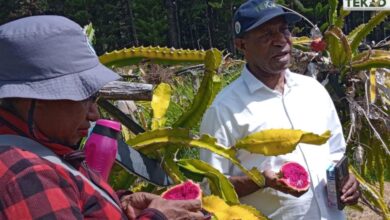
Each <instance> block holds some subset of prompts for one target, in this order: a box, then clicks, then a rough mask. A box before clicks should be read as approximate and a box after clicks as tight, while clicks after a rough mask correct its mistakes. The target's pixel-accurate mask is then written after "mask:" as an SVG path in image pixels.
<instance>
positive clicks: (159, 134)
mask: <svg viewBox="0 0 390 220" xmlns="http://www.w3.org/2000/svg"><path fill="white" fill-rule="evenodd" d="M127 143H128V144H129V145H131V146H133V147H134V148H135V149H136V150H141V151H144V150H149V151H154V150H157V149H159V148H161V146H166V145H165V144H180V145H181V146H183V147H184V146H192V147H198V148H202V149H207V150H210V151H211V152H214V153H216V154H218V155H221V156H223V157H225V158H229V159H230V160H234V161H237V160H236V159H235V155H236V152H235V150H234V149H231V148H225V147H223V146H222V145H220V144H218V143H217V141H216V139H215V138H213V137H211V136H209V135H202V136H201V138H192V137H190V133H189V130H188V129H184V128H160V129H157V130H154V131H146V132H144V133H142V134H139V135H137V136H136V137H135V138H133V139H130V140H129V141H128V142H127ZM161 144H163V145H161Z"/></svg>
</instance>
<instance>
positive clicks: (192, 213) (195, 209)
mask: <svg viewBox="0 0 390 220" xmlns="http://www.w3.org/2000/svg"><path fill="white" fill-rule="evenodd" d="M148 208H154V209H157V210H159V211H160V212H162V213H163V214H164V215H165V216H166V217H167V219H172V220H184V219H185V220H198V219H199V220H203V219H205V217H204V214H203V213H202V212H201V211H200V210H201V209H202V204H201V201H200V200H165V199H163V198H161V197H158V198H156V199H154V200H152V202H151V203H150V205H149V207H148Z"/></svg>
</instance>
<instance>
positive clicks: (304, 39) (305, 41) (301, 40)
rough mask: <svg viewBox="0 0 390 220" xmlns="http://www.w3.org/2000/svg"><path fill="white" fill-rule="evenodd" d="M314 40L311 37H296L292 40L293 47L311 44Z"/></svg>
mask: <svg viewBox="0 0 390 220" xmlns="http://www.w3.org/2000/svg"><path fill="white" fill-rule="evenodd" d="M312 41H313V40H312V39H311V38H310V37H306V36H303V37H294V38H292V43H293V45H298V44H310V43H311V42H312Z"/></svg>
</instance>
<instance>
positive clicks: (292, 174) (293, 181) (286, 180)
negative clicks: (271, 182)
mask: <svg viewBox="0 0 390 220" xmlns="http://www.w3.org/2000/svg"><path fill="white" fill-rule="evenodd" d="M278 176H279V179H278V181H280V182H282V183H283V184H284V185H286V186H287V187H288V188H290V189H291V190H292V191H296V192H305V191H307V190H308V189H309V187H310V181H309V174H308V172H307V171H306V169H305V168H304V167H303V166H301V165H300V164H299V163H296V162H287V163H285V164H283V166H282V167H281V168H280V171H279V173H278Z"/></svg>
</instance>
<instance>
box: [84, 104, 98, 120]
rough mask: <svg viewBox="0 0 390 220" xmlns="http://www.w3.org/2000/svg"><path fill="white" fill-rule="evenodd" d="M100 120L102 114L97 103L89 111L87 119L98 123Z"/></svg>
mask: <svg viewBox="0 0 390 220" xmlns="http://www.w3.org/2000/svg"><path fill="white" fill-rule="evenodd" d="M99 118H100V113H99V109H98V105H97V103H96V102H93V103H92V104H91V105H90V106H89V109H88V113H87V119H88V121H96V120H98V119H99Z"/></svg>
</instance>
